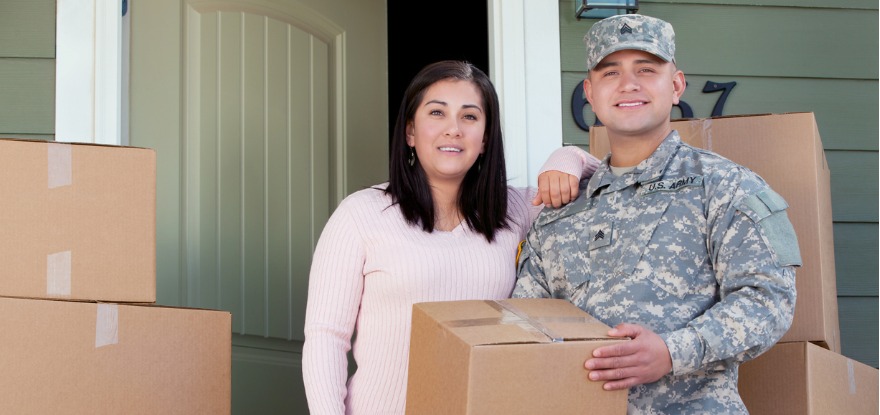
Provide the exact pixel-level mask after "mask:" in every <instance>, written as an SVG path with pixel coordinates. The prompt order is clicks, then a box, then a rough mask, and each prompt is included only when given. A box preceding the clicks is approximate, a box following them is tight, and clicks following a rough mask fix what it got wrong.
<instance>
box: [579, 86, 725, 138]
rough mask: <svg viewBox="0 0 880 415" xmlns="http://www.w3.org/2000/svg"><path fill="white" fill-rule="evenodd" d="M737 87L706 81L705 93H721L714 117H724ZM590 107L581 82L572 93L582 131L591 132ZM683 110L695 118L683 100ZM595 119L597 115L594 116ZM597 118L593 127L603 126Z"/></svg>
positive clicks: (680, 105) (687, 115)
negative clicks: (586, 113) (587, 115)
mask: <svg viewBox="0 0 880 415" xmlns="http://www.w3.org/2000/svg"><path fill="white" fill-rule="evenodd" d="M735 86H736V82H726V83H720V82H712V81H706V85H704V86H703V92H718V91H722V92H721V96H719V97H718V101H715V107H714V108H712V116H713V117H718V116H720V115H723V113H724V103H725V102H727V97H728V96H729V95H730V91H732V90H733V87H735ZM587 105H589V103H588V102H587V99H586V98H585V97H584V89H583V82H579V83H578V84H577V86H576V87H575V89H574V91H572V93H571V114H572V115H573V116H574V122H575V123H576V124H577V126H578V127H580V129H581V130H584V131H590V126H589V125H587V122H586V121H584V107H585V106H587ZM675 106H676V107H678V108H679V109H680V110H681V118H694V110H693V109H692V108H691V106H690V105H688V103H687V102H684V101H683V100H680V101H678V104H677V105H675ZM593 116H594V117H595V114H593ZM595 118H596V122H594V123H593V125H602V122H601V121H599V118H598V117H595Z"/></svg>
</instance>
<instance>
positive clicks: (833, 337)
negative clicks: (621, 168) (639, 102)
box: [590, 113, 840, 353]
mask: <svg viewBox="0 0 880 415" xmlns="http://www.w3.org/2000/svg"><path fill="white" fill-rule="evenodd" d="M672 128H673V129H675V130H677V131H678V132H679V134H680V135H681V139H682V141H684V142H686V143H688V144H690V145H692V146H694V147H699V148H705V149H707V150H711V151H714V152H716V153H718V154H720V155H722V156H724V157H727V158H728V159H730V160H732V161H734V162H736V163H739V164H741V165H743V166H745V167H748V168H749V169H751V170H753V171H754V172H756V173H758V174H759V175H760V176H761V177H763V178H764V180H766V181H767V183H769V184H770V186H771V187H772V188H773V190H775V191H776V192H778V193H779V194H780V195H782V197H783V198H785V201H786V202H787V203H788V205H789V208H788V217H789V219H790V220H791V223H792V225H793V226H794V229H795V233H796V234H797V238H798V245H799V247H800V253H801V258H802V260H803V266H802V267H800V268H797V270H796V272H797V277H796V284H797V303H796V305H795V314H794V321H793V322H792V325H791V328H790V329H789V330H788V332H787V333H786V334H785V336H783V338H782V339H781V340H780V341H781V342H792V341H811V342H816V343H819V344H821V345H823V346H824V347H827V348H829V349H830V350H833V351H835V352H838V353H839V352H840V325H839V322H838V316H837V277H836V273H835V270H834V234H833V233H834V232H833V227H832V226H833V224H832V218H831V184H830V180H831V179H830V177H831V172H830V170H829V169H828V163H827V162H826V160H825V151H824V149H823V147H822V140H821V138H820V137H819V129H818V127H817V125H816V120H815V117H814V115H813V113H789V114H764V115H747V116H729V117H718V118H706V119H693V120H678V121H673V122H672ZM609 151H610V146H609V142H608V133H607V129H606V128H605V127H602V126H594V127H593V128H592V129H591V130H590V153H592V154H593V155H594V156H596V157H598V158H600V159H601V158H603V157H605V155H606V154H607V153H608V152H609Z"/></svg>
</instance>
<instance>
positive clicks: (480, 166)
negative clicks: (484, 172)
mask: <svg viewBox="0 0 880 415" xmlns="http://www.w3.org/2000/svg"><path fill="white" fill-rule="evenodd" d="M482 167H483V155H482V154H480V155H479V156H477V171H480V169H481V168H482Z"/></svg>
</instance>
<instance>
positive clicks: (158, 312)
mask: <svg viewBox="0 0 880 415" xmlns="http://www.w3.org/2000/svg"><path fill="white" fill-rule="evenodd" d="M0 332H2V333H3V335H2V336H0V350H2V353H0V372H2V376H0V413H4V414H187V415H189V414H229V413H230V411H231V376H230V375H231V353H232V343H231V333H232V316H231V315H230V313H228V312H225V311H215V310H203V309H188V308H171V307H159V306H155V305H134V304H109V303H92V302H77V301H60V300H40V299H22V298H9V297H0Z"/></svg>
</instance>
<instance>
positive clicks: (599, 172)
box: [586, 130, 681, 197]
mask: <svg viewBox="0 0 880 415" xmlns="http://www.w3.org/2000/svg"><path fill="white" fill-rule="evenodd" d="M679 146H681V137H680V136H679V135H678V131H676V130H672V132H670V133H669V135H667V136H666V138H664V139H663V141H662V142H661V143H660V145H659V146H657V149H656V150H654V152H653V153H651V155H650V156H649V157H648V158H646V159H644V160H642V162H641V163H639V164H638V165H637V166H636V168H635V169H633V170H632V171H631V172H629V173H626V174H624V175H623V176H621V177H617V176H615V175H614V174H613V173H611V164H610V163H611V153H609V154H608V155H606V156H605V158H604V159H603V160H602V164H600V165H599V168H598V169H596V172H595V173H594V174H593V177H592V179H590V183H589V184H588V185H587V189H586V194H587V195H590V197H592V196H594V195H595V194H596V192H598V191H599V190H600V189H602V188H604V187H606V186H608V187H609V188H608V190H609V191H616V190H620V189H623V188H626V187H629V186H632V185H634V184H636V183H639V184H645V183H650V182H653V181H656V180H658V179H660V178H661V177H663V173H665V172H666V167H667V166H668V165H669V160H670V159H671V158H672V156H673V155H674V154H675V153H676V151H678V147H679ZM619 179H622V180H619Z"/></svg>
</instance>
